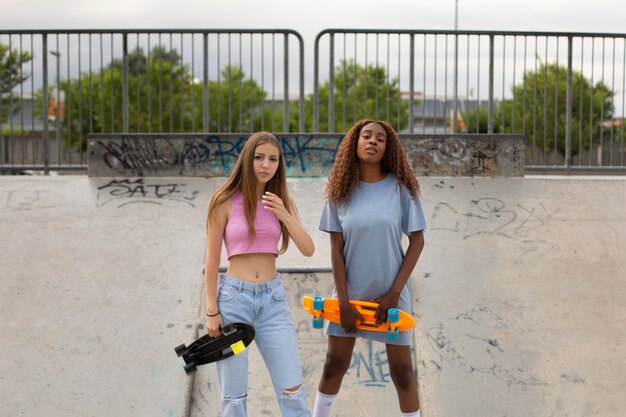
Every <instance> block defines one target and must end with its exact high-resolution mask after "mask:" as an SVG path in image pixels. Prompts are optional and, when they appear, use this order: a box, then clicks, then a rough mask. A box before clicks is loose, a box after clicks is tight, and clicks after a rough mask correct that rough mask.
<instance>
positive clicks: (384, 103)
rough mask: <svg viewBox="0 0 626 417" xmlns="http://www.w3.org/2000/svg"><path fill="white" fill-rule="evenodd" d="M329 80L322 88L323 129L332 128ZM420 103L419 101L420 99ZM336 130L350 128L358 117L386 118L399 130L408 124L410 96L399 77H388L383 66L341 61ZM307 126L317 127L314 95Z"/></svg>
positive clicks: (307, 105) (308, 107)
mask: <svg viewBox="0 0 626 417" xmlns="http://www.w3.org/2000/svg"><path fill="white" fill-rule="evenodd" d="M329 92H330V88H329V82H325V83H324V84H322V85H321V86H320V88H319V101H318V105H319V107H318V109H319V131H320V132H327V131H328V125H329V123H328V98H329ZM416 104H417V103H416ZM334 106H335V116H334V122H335V129H334V130H335V132H346V131H347V130H348V129H350V127H351V126H352V125H353V124H354V123H355V122H356V121H358V120H361V119H364V118H372V119H383V120H386V121H387V122H388V123H389V124H391V126H393V127H394V128H396V129H397V130H398V131H399V130H402V129H406V128H407V127H408V121H409V115H408V108H409V103H408V100H405V99H401V98H400V90H399V84H398V78H392V79H389V80H388V75H387V70H386V69H385V68H384V67H381V66H378V67H376V66H374V65H368V66H367V67H363V66H361V65H358V64H356V63H355V62H354V61H353V60H350V61H343V60H342V61H341V62H340V64H339V65H338V66H336V67H335V71H334ZM305 115H306V118H305V128H306V129H307V131H311V130H312V129H313V96H312V95H310V96H309V97H308V98H307V100H306V102H305Z"/></svg>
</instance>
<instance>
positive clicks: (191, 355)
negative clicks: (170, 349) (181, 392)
mask: <svg viewBox="0 0 626 417" xmlns="http://www.w3.org/2000/svg"><path fill="white" fill-rule="evenodd" d="M222 333H223V334H222V335H220V336H217V337H213V336H209V335H204V336H202V337H200V338H199V339H197V340H196V341H194V342H193V343H192V344H190V345H189V346H185V345H184V344H182V345H179V346H176V347H175V348H174V351H175V352H176V355H177V356H182V357H183V360H184V361H185V366H184V368H183V369H184V370H185V373H186V374H191V373H192V372H195V371H196V366H199V365H205V364H207V363H211V362H217V361H220V360H222V359H226V358H230V357H231V356H233V355H238V354H240V353H242V352H243V351H245V350H246V346H248V345H249V344H250V343H251V342H252V340H253V339H254V327H252V326H250V325H249V324H245V323H231V324H225V325H224V327H222Z"/></svg>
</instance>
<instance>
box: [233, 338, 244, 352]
mask: <svg viewBox="0 0 626 417" xmlns="http://www.w3.org/2000/svg"><path fill="white" fill-rule="evenodd" d="M230 347H231V348H232V350H233V353H234V354H235V355H239V354H240V353H241V352H243V351H244V350H246V345H244V344H243V342H242V341H241V340H240V341H238V342H237V343H233V344H232V345H230Z"/></svg>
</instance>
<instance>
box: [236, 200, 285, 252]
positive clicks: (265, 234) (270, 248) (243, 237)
mask: <svg viewBox="0 0 626 417" xmlns="http://www.w3.org/2000/svg"><path fill="white" fill-rule="evenodd" d="M232 200H233V201H232V208H231V213H230V217H229V218H228V222H227V223H226V229H225V230H224V244H225V245H226V253H227V255H228V258H229V259H230V257H231V256H234V255H241V254H245V253H273V254H274V255H276V256H278V239H280V236H281V233H282V231H281V229H280V222H279V221H278V218H277V217H276V215H275V214H274V213H272V212H271V211H269V210H266V209H265V208H263V203H262V202H258V203H257V205H256V215H255V216H254V230H255V232H256V235H255V238H254V240H252V241H250V240H249V239H248V223H247V222H246V215H245V214H244V212H243V195H242V194H241V192H240V191H238V192H236V193H235V194H233V197H232Z"/></svg>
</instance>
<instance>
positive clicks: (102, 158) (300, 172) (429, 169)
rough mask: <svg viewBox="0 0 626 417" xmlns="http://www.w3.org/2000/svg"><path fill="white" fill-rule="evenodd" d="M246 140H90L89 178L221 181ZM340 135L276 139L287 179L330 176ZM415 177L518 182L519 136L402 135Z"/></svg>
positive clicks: (521, 146)
mask: <svg viewBox="0 0 626 417" xmlns="http://www.w3.org/2000/svg"><path fill="white" fill-rule="evenodd" d="M248 136H249V135H245V134H217V135H216V134H210V135H208V134H205V135H198V134H193V135H192V134H189V135H184V134H179V135H174V134H168V135H157V134H153V135H142V134H138V135H90V136H89V152H88V153H89V168H88V174H89V176H90V177H137V176H146V177H176V176H186V177H190V176H191V177H220V176H222V177H223V176H227V175H228V174H229V172H230V170H231V169H232V167H233V166H234V164H235V162H236V161H237V157H238V155H239V153H240V151H241V149H242V148H243V145H244V143H245V141H246V140H247V138H248ZM342 137H343V136H342V135H337V134H308V135H301V134H282V135H278V138H279V140H280V143H281V146H282V151H283V155H284V157H285V163H286V166H287V171H288V175H289V176H295V177H319V176H325V175H327V174H328V172H329V171H330V168H331V167H332V164H333V161H334V159H335V154H336V153H337V148H338V146H339V143H340V142H341V139H342ZM401 139H402V141H403V144H404V146H405V149H406V151H407V154H408V157H409V162H410V163H411V166H412V167H413V169H414V171H415V173H416V174H417V175H420V176H424V175H452V176H459V175H461V176H487V177H493V176H521V175H523V173H524V155H525V151H524V137H523V136H521V135H402V136H401Z"/></svg>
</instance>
